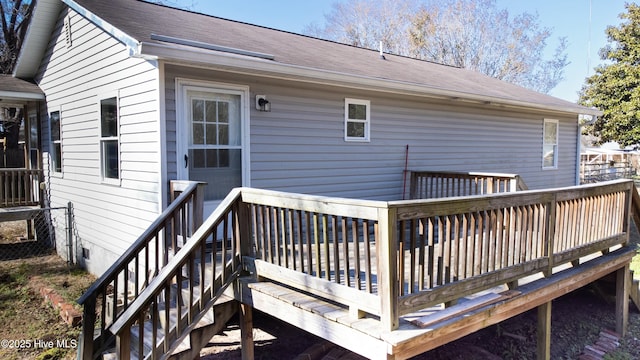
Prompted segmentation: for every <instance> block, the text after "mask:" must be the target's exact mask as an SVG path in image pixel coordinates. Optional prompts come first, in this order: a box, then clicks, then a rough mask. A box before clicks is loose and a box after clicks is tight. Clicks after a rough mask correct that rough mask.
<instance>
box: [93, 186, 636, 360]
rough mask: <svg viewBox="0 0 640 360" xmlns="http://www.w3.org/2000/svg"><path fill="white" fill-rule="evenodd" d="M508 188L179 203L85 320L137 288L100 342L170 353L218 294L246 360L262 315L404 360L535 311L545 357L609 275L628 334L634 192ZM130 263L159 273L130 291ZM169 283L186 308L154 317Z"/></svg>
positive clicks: (98, 290) (133, 351)
mask: <svg viewBox="0 0 640 360" xmlns="http://www.w3.org/2000/svg"><path fill="white" fill-rule="evenodd" d="M461 178H465V176H461ZM516 180H517V179H516ZM464 181H467V180H464ZM509 183H510V184H517V181H516V182H514V181H513V180H510V181H509ZM454 188H457V189H468V188H469V187H468V186H467V185H465V186H457V187H454ZM451 189H452V188H450V189H449V190H447V191H445V192H444V193H443V192H440V193H441V194H446V195H453V194H454V193H452V192H451V191H452V190H451ZM485 189H486V188H485ZM493 189H498V188H497V187H493ZM501 189H502V190H496V191H491V192H489V193H487V191H486V190H482V191H480V193H479V194H477V195H472V196H468V195H467V196H462V197H446V198H437V196H436V198H432V199H416V200H406V201H394V202H382V201H365V200H352V199H338V198H327V197H318V196H308V195H300V194H289V193H281V192H273V191H264V190H257V189H250V188H239V189H235V190H233V191H232V192H231V193H230V194H229V196H228V197H227V198H226V199H225V200H224V201H223V202H222V203H221V205H220V206H219V207H218V208H217V209H216V210H215V211H214V213H213V214H212V215H211V216H210V217H209V218H208V219H206V220H205V221H204V222H203V224H202V226H199V227H193V230H191V229H192V228H191V227H189V228H188V229H187V225H186V224H187V223H189V222H188V221H186V220H184V219H186V218H184V217H185V216H187V214H189V213H190V212H189V210H186V208H185V207H184V206H185V205H184V204H186V202H185V200H184V199H182V198H178V199H176V201H178V200H179V201H180V203H181V204H183V205H180V206H181V207H178V206H176V207H175V208H174V209H173V210H172V211H173V212H171V211H168V212H167V213H166V214H165V215H163V216H164V217H163V218H162V220H161V221H159V222H158V224H159V225H160V224H165V225H163V226H160V227H158V226H156V227H155V228H154V230H150V231H149V234H147V235H146V238H145V240H144V241H142V242H140V243H137V245H136V246H135V250H131V251H129V252H127V254H125V255H126V259H125V260H123V261H122V264H114V269H116V268H121V269H124V270H121V271H120V272H116V271H113V272H111V274H110V275H109V274H107V275H108V276H106V277H103V279H101V280H99V281H98V284H99V285H96V286H95V289H93V292H92V291H91V290H90V291H89V292H88V293H87V294H85V296H83V298H82V299H81V302H83V303H84V304H85V313H86V311H87V304H89V305H91V304H95V303H96V299H102V302H104V301H105V299H106V297H105V296H106V295H104V294H105V292H106V291H107V289H108V288H109V287H111V288H115V289H123V291H122V293H123V294H124V293H126V292H129V293H131V297H130V298H129V297H125V298H123V299H121V301H120V302H119V303H118V296H119V295H118V291H116V292H114V294H113V295H112V297H113V299H110V300H109V301H113V304H116V303H118V304H120V305H119V306H114V308H112V309H111V314H112V316H111V319H112V320H111V321H110V322H104V321H103V322H102V325H101V326H100V334H101V335H100V337H99V338H98V339H99V341H100V344H103V345H105V344H108V343H109V342H110V341H112V340H109V339H113V338H114V337H115V344H116V352H117V356H118V357H119V358H121V359H129V358H160V359H164V358H169V357H170V356H176V353H175V351H176V349H177V348H178V346H179V345H180V344H181V343H184V342H185V341H193V340H189V339H192V338H200V337H201V336H199V335H198V336H190V333H192V331H193V330H194V329H196V328H198V326H201V325H202V320H203V319H204V318H205V315H206V313H207V312H209V311H211V309H212V308H213V309H214V310H215V309H217V306H216V304H217V303H218V302H219V301H220V299H221V298H223V297H225V296H231V297H233V298H234V299H236V301H238V302H239V305H240V314H241V323H242V327H243V329H244V336H243V339H244V344H243V351H244V354H243V357H244V358H247V359H251V358H253V347H252V340H251V318H252V317H251V309H253V308H256V309H259V310H261V311H264V312H266V313H268V314H271V315H273V316H275V317H278V318H280V319H282V320H284V321H287V322H289V323H291V324H293V325H295V326H298V327H300V328H301V329H304V330H306V331H309V332H311V333H314V334H316V335H318V336H321V337H323V338H325V339H327V340H329V341H332V342H334V343H336V344H338V345H340V346H343V347H345V348H347V349H349V350H351V351H354V352H356V353H358V354H361V355H363V356H365V357H368V358H371V359H404V358H408V357H411V356H414V355H416V354H419V353H422V352H424V351H427V350H430V349H432V348H434V347H437V346H439V345H442V344H444V343H447V342H449V341H452V340H455V339H457V338H459V337H462V336H464V335H467V334H469V333H472V332H474V331H477V330H479V329H481V328H483V327H486V326H489V325H491V324H495V323H497V322H499V321H502V320H504V319H507V318H509V317H513V316H515V315H517V314H520V313H522V312H524V311H527V310H530V309H533V308H538V314H539V316H538V319H539V341H538V347H539V350H538V357H539V358H548V352H549V344H550V335H549V334H550V331H549V324H550V320H551V319H550V306H551V301H552V300H553V299H555V298H557V297H559V296H562V295H564V294H566V293H568V292H569V291H572V290H574V289H577V288H579V287H581V286H584V285H586V284H588V283H589V282H591V281H594V280H596V279H598V278H601V277H603V276H605V275H607V274H611V273H613V272H615V273H616V274H617V276H618V279H619V281H618V293H617V298H618V304H617V305H616V309H617V312H618V316H617V318H618V331H620V332H621V333H624V331H625V329H626V308H627V307H626V303H627V301H628V294H629V288H628V284H629V283H630V281H629V270H628V264H629V262H630V260H631V257H632V256H633V255H634V254H635V249H632V248H631V247H630V246H628V240H629V231H628V229H629V219H630V211H631V198H632V192H634V191H635V189H634V187H633V183H632V182H631V181H613V182H607V183H602V184H597V185H588V186H581V187H569V188H562V189H548V190H536V191H519V192H511V191H512V190H514V189H515V188H514V187H511V186H510V187H502V188H501ZM495 192H500V193H495ZM181 197H182V195H181ZM180 209H182V210H180ZM171 219H173V220H171ZM176 219H183V220H179V221H177V220H176ZM170 220H171V221H170ZM166 224H169V226H167V225H166ZM171 224H173V225H171ZM176 226H177V227H176ZM181 226H182V227H181ZM189 226H191V225H189ZM179 229H182V230H179ZM160 234H162V235H160ZM178 234H189V236H188V238H189V240H188V241H187V242H186V244H184V247H183V248H182V249H181V250H180V251H178V252H176V253H175V254H174V255H173V256H171V257H165V258H164V259H165V260H162V259H163V257H162V256H161V255H160V254H161V253H160V252H158V251H155V253H154V252H153V251H154V249H157V248H161V247H162V244H161V243H159V242H158V239H164V240H163V241H165V242H166V243H167V244H169V243H175V238H176V237H177V236H178ZM150 244H151V245H150ZM173 248H174V249H175V247H173ZM158 263H162V265H163V266H161V267H160V266H156V264H158ZM129 268H135V269H156V271H151V272H150V273H149V272H141V273H143V274H147V273H149V275H148V276H147V275H144V276H143V279H144V280H140V281H138V282H136V283H135V285H134V286H133V287H134V289H133V290H131V289H130V285H127V284H129V283H131V281H128V280H127V278H129V279H130V278H131V277H132V276H133V275H132V273H131V272H130V270H126V269H129ZM133 277H134V278H135V279H138V278H139V277H140V275H135V276H133ZM176 284H180V286H179V287H180V288H181V289H182V290H181V291H180V292H178V293H180V294H182V296H181V297H180V300H179V302H182V303H181V304H182V306H177V307H176V310H175V311H174V312H175V316H173V317H169V316H167V315H166V314H167V312H164V313H163V312H161V311H160V310H161V309H163V308H165V307H166V306H167V305H166V304H165V303H164V301H165V299H169V298H171V294H172V291H173V293H175V288H176ZM125 289H126V290H127V291H124V290H125ZM172 289H174V290H172ZM101 294H102V295H101ZM98 302H100V301H98ZM93 309H95V308H90V311H89V313H91V312H93V313H94V314H95V310H93ZM105 311H106V310H105V305H103V310H102V312H101V314H102V315H101V316H104V314H105ZM99 313H100V311H99ZM163 314H164V315H163ZM89 316H90V314H89ZM89 321H90V322H89V323H87V322H86V321H85V325H86V324H93V319H91V318H89ZM144 323H151V324H156V325H155V326H151V328H150V329H147V330H145V329H146V328H145V326H143V324H144ZM198 324H200V325H198ZM211 325H212V326H213V325H216V324H215V323H212V324H211ZM217 326H220V324H219V323H218V324H217ZM132 328H135V329H137V330H136V332H135V333H136V334H137V335H136V336H134V337H132V336H131V333H132ZM87 334H93V327H92V326H91V327H87V328H85V335H84V336H85V339H84V341H83V344H84V352H83V356H84V358H85V359H89V358H92V356H93V355H92V354H94V353H95V351H94V350H95V348H94V350H92V348H93V347H94V346H95V343H94V342H93V340H92V339H93V336H91V335H89V336H87ZM112 334H113V335H112ZM159 334H161V335H159ZM145 344H153V345H146V346H145ZM103 345H100V346H103ZM191 345H192V347H194V346H195V345H194V343H193V342H192V343H191ZM87 349H89V350H90V351H89V352H87ZM171 354H174V355H171Z"/></svg>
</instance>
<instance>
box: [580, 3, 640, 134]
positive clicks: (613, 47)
mask: <svg viewBox="0 0 640 360" xmlns="http://www.w3.org/2000/svg"><path fill="white" fill-rule="evenodd" d="M625 7H626V10H627V12H626V13H622V14H620V18H621V19H623V22H622V24H620V25H619V26H618V27H614V26H609V27H608V28H607V30H606V33H607V38H608V41H607V45H606V46H605V47H604V48H602V49H601V50H600V58H601V59H602V60H604V63H603V65H600V66H598V67H596V69H595V74H594V75H592V76H591V77H589V78H587V80H586V84H585V85H584V86H583V87H582V90H581V92H580V103H581V104H582V105H585V106H591V107H595V108H597V109H600V110H602V111H603V112H604V114H603V115H602V116H601V117H600V118H599V119H598V121H596V122H595V123H594V124H593V125H592V126H588V127H586V128H585V133H587V134H591V135H594V136H596V137H597V138H598V139H599V140H598V143H599V144H602V143H605V142H608V141H616V142H618V143H619V144H620V146H622V147H627V146H634V147H637V146H638V144H640V86H639V85H640V6H638V5H636V4H629V3H627V4H626V5H625Z"/></svg>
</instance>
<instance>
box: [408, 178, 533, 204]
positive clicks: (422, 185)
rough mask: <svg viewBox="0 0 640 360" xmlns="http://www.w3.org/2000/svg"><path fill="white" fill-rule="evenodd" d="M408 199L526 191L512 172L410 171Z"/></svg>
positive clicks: (522, 182) (520, 180) (520, 179)
mask: <svg viewBox="0 0 640 360" xmlns="http://www.w3.org/2000/svg"><path fill="white" fill-rule="evenodd" d="M409 189H410V190H409V193H410V195H411V199H440V198H448V197H454V196H470V195H484V194H495V193H502V192H515V191H521V190H527V185H526V184H525V183H524V181H523V180H522V178H521V177H520V176H519V175H516V174H500V173H480V172H442V171H411V176H410V187H409Z"/></svg>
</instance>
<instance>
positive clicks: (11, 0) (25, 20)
mask: <svg viewBox="0 0 640 360" xmlns="http://www.w3.org/2000/svg"><path fill="white" fill-rule="evenodd" d="M35 4H36V2H35V0H32V1H29V0H25V1H23V0H0V14H2V22H1V23H0V24H1V26H2V34H0V73H2V74H10V73H11V72H12V71H13V68H14V66H15V64H16V61H17V59H18V53H19V52H20V48H21V47H22V41H23V40H24V37H25V35H26V33H27V27H28V25H29V20H30V19H31V14H32V13H33V8H34V7H35Z"/></svg>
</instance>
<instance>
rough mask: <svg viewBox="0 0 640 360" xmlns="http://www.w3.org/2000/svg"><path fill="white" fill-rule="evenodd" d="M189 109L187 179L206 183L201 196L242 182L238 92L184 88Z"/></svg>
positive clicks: (212, 196)
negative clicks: (209, 91) (234, 93)
mask: <svg viewBox="0 0 640 360" xmlns="http://www.w3.org/2000/svg"><path fill="white" fill-rule="evenodd" d="M187 97H188V99H189V100H188V101H189V103H191V109H189V110H190V114H189V115H190V119H189V120H190V122H191V125H190V128H191V135H190V139H189V151H188V156H189V161H188V164H189V165H188V171H189V179H190V180H196V181H204V182H206V183H207V184H208V186H207V187H206V189H207V190H205V192H206V193H205V200H219V199H222V198H224V197H225V196H226V195H227V193H228V192H229V191H230V190H231V189H232V188H234V187H238V186H242V143H241V101H240V95H233V94H224V93H215V92H211V93H208V92H204V91H187Z"/></svg>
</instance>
